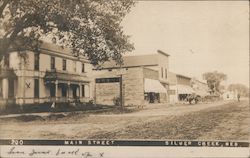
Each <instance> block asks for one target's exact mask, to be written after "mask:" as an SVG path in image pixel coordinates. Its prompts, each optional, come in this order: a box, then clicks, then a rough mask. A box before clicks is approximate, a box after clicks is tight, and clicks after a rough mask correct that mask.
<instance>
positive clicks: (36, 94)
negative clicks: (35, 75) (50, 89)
mask: <svg viewBox="0 0 250 158" xmlns="http://www.w3.org/2000/svg"><path fill="white" fill-rule="evenodd" d="M34 82H35V83H34V98H39V79H35V80H34Z"/></svg>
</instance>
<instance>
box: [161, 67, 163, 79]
mask: <svg viewBox="0 0 250 158" xmlns="http://www.w3.org/2000/svg"><path fill="white" fill-rule="evenodd" d="M161 78H163V67H161Z"/></svg>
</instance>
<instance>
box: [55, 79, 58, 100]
mask: <svg viewBox="0 0 250 158" xmlns="http://www.w3.org/2000/svg"><path fill="white" fill-rule="evenodd" d="M55 96H56V101H57V100H59V97H58V81H57V80H56V81H55Z"/></svg>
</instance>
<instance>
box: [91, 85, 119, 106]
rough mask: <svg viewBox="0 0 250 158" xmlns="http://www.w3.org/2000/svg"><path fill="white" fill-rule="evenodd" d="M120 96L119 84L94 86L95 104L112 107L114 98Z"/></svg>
mask: <svg viewBox="0 0 250 158" xmlns="http://www.w3.org/2000/svg"><path fill="white" fill-rule="evenodd" d="M119 95H120V84H119V82H117V83H97V84H96V103H97V104H105V105H114V102H113V99H114V97H119Z"/></svg>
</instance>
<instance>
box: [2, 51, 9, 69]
mask: <svg viewBox="0 0 250 158" xmlns="http://www.w3.org/2000/svg"><path fill="white" fill-rule="evenodd" d="M3 60H4V66H5V67H10V55H9V54H6V55H5V56H4V59H3Z"/></svg>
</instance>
